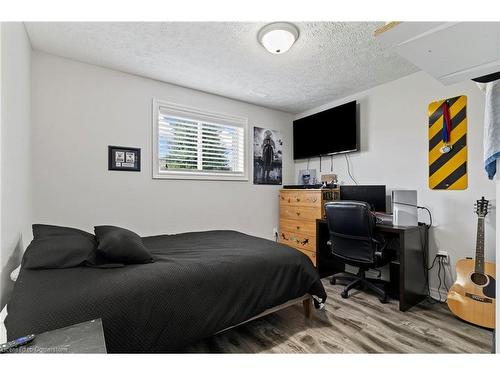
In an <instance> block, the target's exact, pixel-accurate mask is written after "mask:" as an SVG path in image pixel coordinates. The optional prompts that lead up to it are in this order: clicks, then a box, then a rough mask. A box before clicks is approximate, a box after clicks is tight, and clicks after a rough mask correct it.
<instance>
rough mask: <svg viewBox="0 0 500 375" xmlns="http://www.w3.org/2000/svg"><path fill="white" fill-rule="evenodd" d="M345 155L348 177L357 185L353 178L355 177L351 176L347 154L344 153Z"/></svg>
mask: <svg viewBox="0 0 500 375" xmlns="http://www.w3.org/2000/svg"><path fill="white" fill-rule="evenodd" d="M344 156H345V162H346V164H347V173H348V174H349V177H351V180H352V181H353V182H354V183H355V184H356V185H358V181H356V180H355V178H354V177H353V176H352V174H351V167H350V165H349V164H350V163H349V158H348V157H347V154H344Z"/></svg>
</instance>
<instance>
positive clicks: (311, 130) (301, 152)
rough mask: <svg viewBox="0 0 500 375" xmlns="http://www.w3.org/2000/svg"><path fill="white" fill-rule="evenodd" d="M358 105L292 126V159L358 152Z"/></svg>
mask: <svg viewBox="0 0 500 375" xmlns="http://www.w3.org/2000/svg"><path fill="white" fill-rule="evenodd" d="M358 140H359V137H358V123H357V116H356V101H352V102H349V103H346V104H343V105H340V106H338V107H334V108H330V109H327V110H326V111H322V112H318V113H315V114H313V115H310V116H307V117H303V118H300V119H298V120H295V121H294V122H293V158H294V159H295V160H297V159H307V158H312V157H316V156H323V155H332V154H339V153H345V152H353V151H358V149H359V145H358Z"/></svg>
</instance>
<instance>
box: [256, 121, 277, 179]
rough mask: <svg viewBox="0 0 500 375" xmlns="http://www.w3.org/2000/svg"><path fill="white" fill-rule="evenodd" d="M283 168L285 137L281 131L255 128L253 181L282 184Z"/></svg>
mask: <svg viewBox="0 0 500 375" xmlns="http://www.w3.org/2000/svg"><path fill="white" fill-rule="evenodd" d="M282 169H283V139H282V138H281V134H280V132H278V131H276V130H271V129H266V128H259V127H254V128H253V183H254V184H256V185H281V179H282Z"/></svg>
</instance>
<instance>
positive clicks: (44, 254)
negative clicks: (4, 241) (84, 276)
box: [23, 233, 96, 269]
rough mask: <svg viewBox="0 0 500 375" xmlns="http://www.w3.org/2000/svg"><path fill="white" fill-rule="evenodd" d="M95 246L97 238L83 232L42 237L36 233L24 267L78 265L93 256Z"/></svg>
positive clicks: (25, 257) (24, 258) (38, 267)
mask: <svg viewBox="0 0 500 375" xmlns="http://www.w3.org/2000/svg"><path fill="white" fill-rule="evenodd" d="M87 234H88V233H87ZM92 237H93V236H92ZM95 248H96V242H95V240H94V239H93V238H89V237H88V236H82V235H81V234H70V235H56V236H46V237H43V236H42V237H41V238H40V237H36V235H35V239H34V240H33V241H31V243H30V245H29V246H28V248H27V249H26V252H25V253H24V257H23V267H24V268H30V269H47V268H70V267H78V266H81V265H83V264H84V263H85V262H86V261H87V259H88V258H89V257H91V255H92V253H93V252H94V251H95Z"/></svg>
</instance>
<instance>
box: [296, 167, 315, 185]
mask: <svg viewBox="0 0 500 375" xmlns="http://www.w3.org/2000/svg"><path fill="white" fill-rule="evenodd" d="M297 183H298V184H299V185H314V184H316V183H317V180H316V169H302V170H300V171H299V179H298V181H297Z"/></svg>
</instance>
